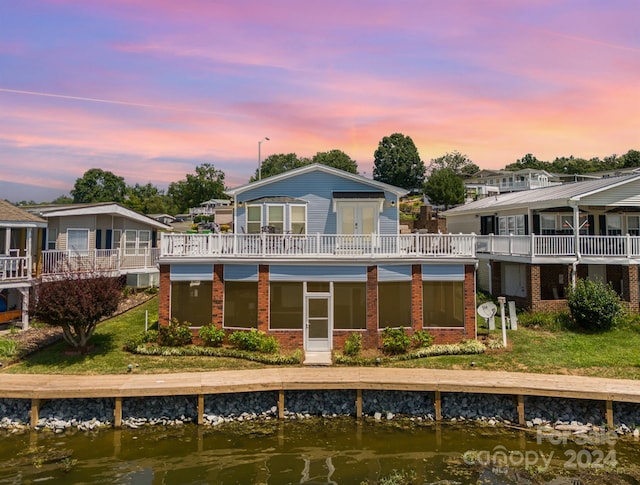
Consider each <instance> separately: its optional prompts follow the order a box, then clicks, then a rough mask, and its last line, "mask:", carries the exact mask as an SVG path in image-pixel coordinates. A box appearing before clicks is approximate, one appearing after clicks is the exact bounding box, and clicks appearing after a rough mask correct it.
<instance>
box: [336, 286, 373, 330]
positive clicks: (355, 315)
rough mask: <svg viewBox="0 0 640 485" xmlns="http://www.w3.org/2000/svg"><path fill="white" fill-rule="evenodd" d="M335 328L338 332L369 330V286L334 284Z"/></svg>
mask: <svg viewBox="0 0 640 485" xmlns="http://www.w3.org/2000/svg"><path fill="white" fill-rule="evenodd" d="M333 322H334V323H333V326H334V328H336V329H338V330H352V329H366V328H367V284H366V283H364V282H363V283H334V284H333Z"/></svg>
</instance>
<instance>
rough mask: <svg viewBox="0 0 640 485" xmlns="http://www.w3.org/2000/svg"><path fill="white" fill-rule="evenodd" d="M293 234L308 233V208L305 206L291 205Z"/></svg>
mask: <svg viewBox="0 0 640 485" xmlns="http://www.w3.org/2000/svg"><path fill="white" fill-rule="evenodd" d="M289 210H290V214H291V217H290V218H289V220H290V224H291V233H292V234H305V233H306V232H307V207H306V206H304V205H290V206H289Z"/></svg>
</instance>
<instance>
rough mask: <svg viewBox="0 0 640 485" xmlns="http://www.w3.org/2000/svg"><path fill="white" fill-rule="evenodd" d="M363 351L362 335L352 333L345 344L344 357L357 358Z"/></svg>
mask: <svg viewBox="0 0 640 485" xmlns="http://www.w3.org/2000/svg"><path fill="white" fill-rule="evenodd" d="M361 350H362V334H360V333H352V334H351V335H349V336H348V337H347V339H346V340H345V342H344V355H348V356H349V357H356V356H358V355H360V351H361Z"/></svg>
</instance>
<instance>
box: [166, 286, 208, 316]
mask: <svg viewBox="0 0 640 485" xmlns="http://www.w3.org/2000/svg"><path fill="white" fill-rule="evenodd" d="M212 288H213V282H212V281H172V282H171V318H172V319H174V318H175V319H177V320H178V321H179V322H188V324H189V326H191V327H201V326H203V325H208V324H209V323H211V308H212V307H211V294H212Z"/></svg>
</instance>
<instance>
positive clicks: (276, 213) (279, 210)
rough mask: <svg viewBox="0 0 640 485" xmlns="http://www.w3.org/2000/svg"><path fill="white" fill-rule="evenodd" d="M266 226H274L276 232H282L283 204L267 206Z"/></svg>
mask: <svg viewBox="0 0 640 485" xmlns="http://www.w3.org/2000/svg"><path fill="white" fill-rule="evenodd" d="M267 226H270V227H273V228H275V233H276V234H283V233H284V206H283V205H268V206H267Z"/></svg>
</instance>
